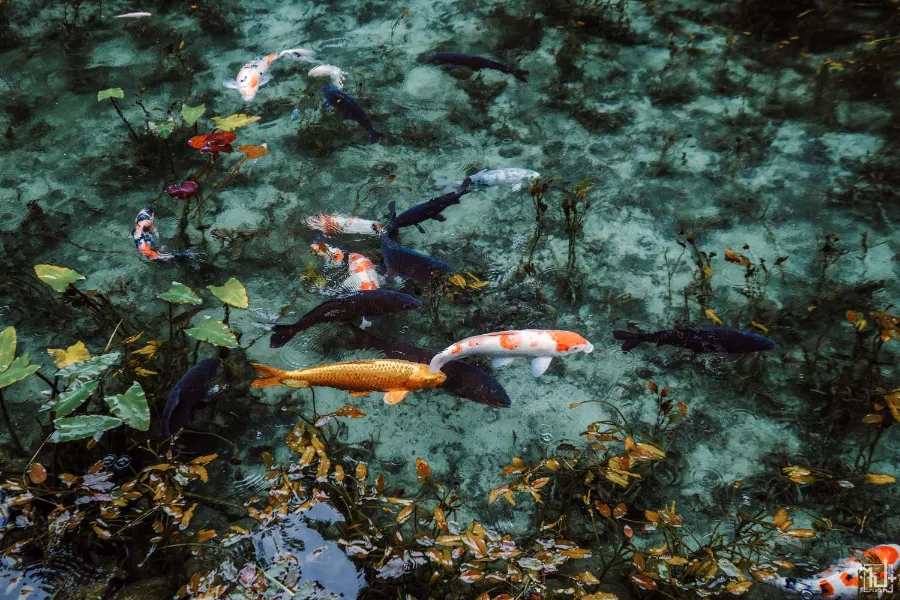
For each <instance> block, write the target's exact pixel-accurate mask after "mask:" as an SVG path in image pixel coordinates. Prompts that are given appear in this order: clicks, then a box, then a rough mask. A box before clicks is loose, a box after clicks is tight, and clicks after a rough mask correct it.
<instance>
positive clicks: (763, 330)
mask: <svg viewBox="0 0 900 600" xmlns="http://www.w3.org/2000/svg"><path fill="white" fill-rule="evenodd" d="M750 324H751V325H753V326H754V327H756V328H757V329H759V330H761V331H762V332H763V333H769V328H768V327H766V326H765V325H763V324H761V323H757V322H756V321H750Z"/></svg>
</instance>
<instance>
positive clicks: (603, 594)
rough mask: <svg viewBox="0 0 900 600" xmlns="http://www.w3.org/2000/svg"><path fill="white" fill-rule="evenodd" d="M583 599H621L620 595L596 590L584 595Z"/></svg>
mask: <svg viewBox="0 0 900 600" xmlns="http://www.w3.org/2000/svg"><path fill="white" fill-rule="evenodd" d="M581 600H619V597H618V596H616V595H615V594H610V593H609V592H595V593H593V594H587V595H586V596H582V597H581Z"/></svg>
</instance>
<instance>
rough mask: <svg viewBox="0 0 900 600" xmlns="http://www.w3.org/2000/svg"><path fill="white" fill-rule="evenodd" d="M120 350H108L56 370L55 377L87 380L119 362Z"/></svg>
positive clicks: (94, 377)
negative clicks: (105, 352)
mask: <svg viewBox="0 0 900 600" xmlns="http://www.w3.org/2000/svg"><path fill="white" fill-rule="evenodd" d="M121 357H122V353H121V352H110V353H108V354H101V355H100V356H95V357H93V358H91V359H90V360H84V361H81V362H79V363H75V364H74V365H69V366H68V367H66V368H64V369H60V370H59V371H57V372H56V375H57V377H68V378H69V381H70V382H73V381H89V380H91V379H96V378H97V377H99V376H100V375H102V374H103V373H104V372H105V371H106V370H107V369H108V368H110V367H111V366H113V365H114V364H116V363H117V362H119V359H120V358H121Z"/></svg>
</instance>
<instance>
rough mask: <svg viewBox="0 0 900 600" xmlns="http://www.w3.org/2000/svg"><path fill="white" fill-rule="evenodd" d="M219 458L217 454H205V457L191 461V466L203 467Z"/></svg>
mask: <svg viewBox="0 0 900 600" xmlns="http://www.w3.org/2000/svg"><path fill="white" fill-rule="evenodd" d="M217 458H219V455H218V454H207V455H206V456H198V457H197V458H195V459H194V460H192V461H191V464H192V465H205V464H208V463H211V462H212V461H214V460H216V459H217Z"/></svg>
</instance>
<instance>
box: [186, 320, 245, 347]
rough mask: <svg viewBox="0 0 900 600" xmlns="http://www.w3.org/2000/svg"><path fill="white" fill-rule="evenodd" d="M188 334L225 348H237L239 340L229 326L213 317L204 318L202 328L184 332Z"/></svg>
mask: <svg viewBox="0 0 900 600" xmlns="http://www.w3.org/2000/svg"><path fill="white" fill-rule="evenodd" d="M184 332H185V333H186V334H188V335H189V336H191V337H192V338H194V339H195V340H200V341H201V342H208V343H210V344H212V345H214V346H224V347H225V348H237V347H238V343H237V338H236V337H234V333H232V331H231V330H230V329H228V326H227V325H225V323H223V322H222V321H217V320H215V319H213V318H212V317H207V316H204V317H203V323H201V324H200V327H193V328H191V329H186V330H185V331H184Z"/></svg>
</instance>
